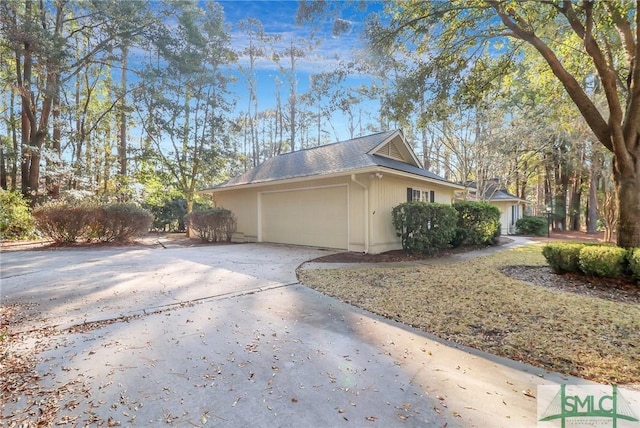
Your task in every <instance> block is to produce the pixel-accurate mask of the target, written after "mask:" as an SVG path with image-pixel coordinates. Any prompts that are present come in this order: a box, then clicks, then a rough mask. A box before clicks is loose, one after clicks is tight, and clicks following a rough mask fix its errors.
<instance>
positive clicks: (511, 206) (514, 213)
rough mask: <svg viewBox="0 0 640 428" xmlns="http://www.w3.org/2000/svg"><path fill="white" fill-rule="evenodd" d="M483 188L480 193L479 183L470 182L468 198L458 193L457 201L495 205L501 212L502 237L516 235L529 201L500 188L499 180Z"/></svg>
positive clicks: (487, 183)
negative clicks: (517, 226) (518, 222)
mask: <svg viewBox="0 0 640 428" xmlns="http://www.w3.org/2000/svg"><path fill="white" fill-rule="evenodd" d="M481 187H483V191H482V192H479V191H478V183H476V182H475V181H470V182H468V183H467V189H468V193H467V194H466V196H463V195H461V194H460V193H457V194H456V197H455V201H461V200H465V199H466V200H468V201H469V200H471V201H476V200H481V201H485V202H488V203H490V204H491V205H495V206H496V207H498V209H499V210H500V224H501V230H500V233H501V235H513V234H515V233H516V222H517V221H518V220H519V219H520V218H522V217H523V216H524V210H525V207H526V206H527V201H526V200H524V199H521V198H519V197H517V196H515V195H512V194H511V193H509V192H508V191H507V189H505V188H504V187H503V186H500V183H499V180H498V179H492V180H488V181H487V182H485V183H484V185H483V186H481Z"/></svg>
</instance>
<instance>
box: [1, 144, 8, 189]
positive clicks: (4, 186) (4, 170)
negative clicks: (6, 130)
mask: <svg viewBox="0 0 640 428" xmlns="http://www.w3.org/2000/svg"><path fill="white" fill-rule="evenodd" d="M5 160H6V156H5V155H4V145H2V146H0V187H1V188H2V189H4V190H7V167H6V165H5Z"/></svg>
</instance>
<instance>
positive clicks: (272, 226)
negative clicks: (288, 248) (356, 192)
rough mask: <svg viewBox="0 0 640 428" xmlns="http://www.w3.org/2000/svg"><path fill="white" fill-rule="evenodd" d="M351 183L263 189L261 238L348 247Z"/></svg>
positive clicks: (261, 197)
mask: <svg viewBox="0 0 640 428" xmlns="http://www.w3.org/2000/svg"><path fill="white" fill-rule="evenodd" d="M348 198H349V194H348V187H347V185H337V186H326V187H319V188H305V189H295V190H287V191H272V192H262V193H260V196H259V207H258V211H259V213H260V220H261V222H260V226H259V227H260V232H261V233H260V232H259V234H260V235H261V239H260V240H261V241H263V242H276V243H282V244H295V245H310V246H317V247H327V248H340V249H347V246H348V244H347V241H348V236H349V233H348V218H349V216H348V206H349V203H348V202H349V200H348Z"/></svg>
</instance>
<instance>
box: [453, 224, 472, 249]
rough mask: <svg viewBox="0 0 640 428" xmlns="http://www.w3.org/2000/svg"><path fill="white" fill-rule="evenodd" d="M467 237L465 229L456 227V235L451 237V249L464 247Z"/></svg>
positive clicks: (467, 233)
mask: <svg viewBox="0 0 640 428" xmlns="http://www.w3.org/2000/svg"><path fill="white" fill-rule="evenodd" d="M467 236H469V232H468V231H467V229H463V228H461V227H456V233H455V235H453V239H452V240H451V246H452V247H453V248H458V247H461V246H463V245H465V242H466V241H467Z"/></svg>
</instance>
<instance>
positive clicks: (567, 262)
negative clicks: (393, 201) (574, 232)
mask: <svg viewBox="0 0 640 428" xmlns="http://www.w3.org/2000/svg"><path fill="white" fill-rule="evenodd" d="M586 245H587V244H582V243H567V242H559V243H551V244H548V245H545V246H544V248H542V255H543V256H544V258H545V259H546V260H547V263H549V266H551V269H553V271H554V272H555V273H559V274H563V273H567V272H580V265H579V262H580V250H582V248H583V247H585V246H586Z"/></svg>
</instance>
